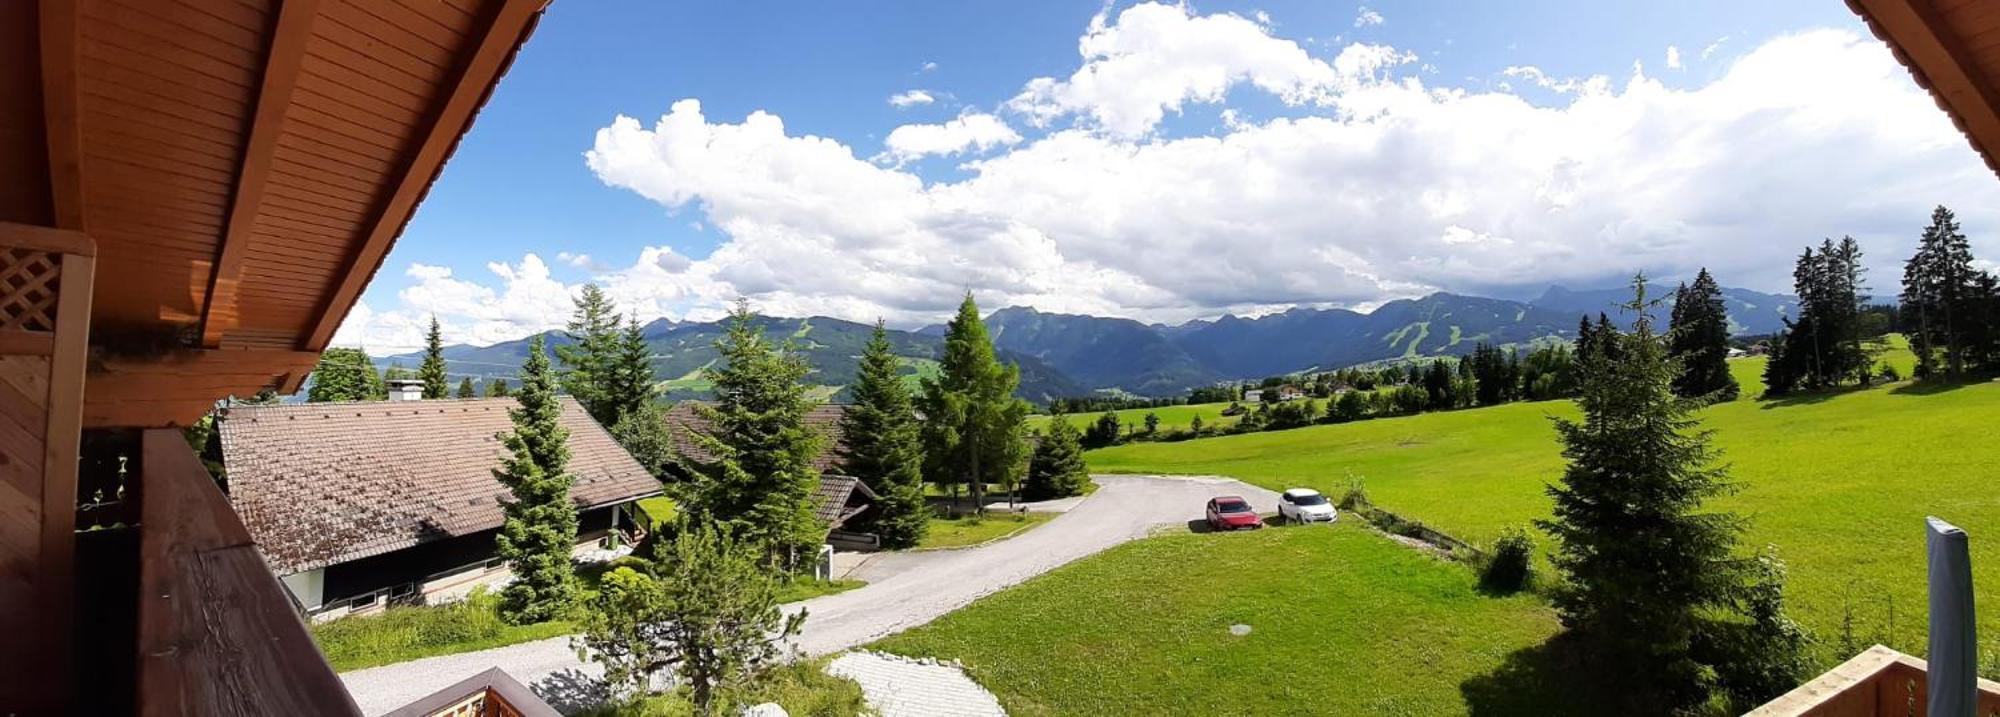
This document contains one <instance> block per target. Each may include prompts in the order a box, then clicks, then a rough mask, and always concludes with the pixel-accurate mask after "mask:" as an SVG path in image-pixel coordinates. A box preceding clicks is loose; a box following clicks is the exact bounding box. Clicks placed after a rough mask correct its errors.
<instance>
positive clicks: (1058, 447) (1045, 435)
mask: <svg viewBox="0 0 2000 717" xmlns="http://www.w3.org/2000/svg"><path fill="white" fill-rule="evenodd" d="M1078 438H1079V436H1078V434H1077V430H1076V427H1075V426H1072V425H1070V423H1069V419H1068V418H1065V417H1063V416H1060V415H1058V416H1056V417H1054V418H1052V419H1050V420H1049V425H1048V429H1047V430H1045V431H1043V432H1042V437H1041V440H1040V441H1038V442H1036V443H1035V451H1034V454H1033V455H1032V456H1030V457H1029V458H1028V477H1027V480H1025V481H1023V483H1022V488H1021V494H1022V496H1021V497H1023V498H1025V499H1027V500H1049V499H1052V498H1068V497H1070V496H1073V495H1083V490H1084V488H1085V487H1086V486H1088V485H1089V484H1090V468H1089V467H1088V466H1086V465H1084V462H1083V446H1082V444H1080V443H1079V442H1078Z"/></svg>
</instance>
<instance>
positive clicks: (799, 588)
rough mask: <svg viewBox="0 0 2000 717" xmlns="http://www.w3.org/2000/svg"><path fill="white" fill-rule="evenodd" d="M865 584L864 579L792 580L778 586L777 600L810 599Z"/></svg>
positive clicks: (795, 600)
mask: <svg viewBox="0 0 2000 717" xmlns="http://www.w3.org/2000/svg"><path fill="white" fill-rule="evenodd" d="M867 584H868V582H867V581H865V580H808V579H798V580H793V581H791V582H789V583H785V584H784V585H783V586H781V587H779V588H778V602H781V603H783V602H798V601H800V600H811V599H813V598H816V597H822V596H826V595H832V594H834V593H844V592H847V591H849V590H853V589H855V588H858V587H861V586H863V585H867Z"/></svg>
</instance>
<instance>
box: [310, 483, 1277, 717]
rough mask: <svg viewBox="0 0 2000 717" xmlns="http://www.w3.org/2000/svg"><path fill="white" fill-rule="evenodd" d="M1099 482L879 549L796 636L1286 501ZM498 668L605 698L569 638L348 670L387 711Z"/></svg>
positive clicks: (836, 635) (361, 692)
mask: <svg viewBox="0 0 2000 717" xmlns="http://www.w3.org/2000/svg"><path fill="white" fill-rule="evenodd" d="M1094 480H1096V481H1097V483H1098V484H1099V486H1100V488H1099V489H1098V491H1097V492H1096V493H1094V494H1092V495H1091V496H1090V497H1089V498H1087V499H1085V500H1082V501H1080V502H1078V503H1076V504H1075V505H1074V506H1073V507H1070V509H1069V510H1068V511H1067V512H1066V513H1064V514H1063V515H1061V516H1057V517H1056V518H1055V519H1053V520H1050V521H1049V522H1048V523H1047V524H1045V525H1042V526H1041V527H1038V528H1035V529H1033V530H1030V531H1028V532H1026V533H1023V534H1021V535H1019V536H1016V537H1014V538H1011V539H1008V540H1003V541H1000V542H998V543H994V544H991V545H987V546H984V547H980V548H972V549H967V550H941V551H931V552H921V553H883V554H880V555H876V556H874V557H873V558H872V559H869V560H867V561H866V562H864V563H862V564H861V565H860V566H859V567H857V568H855V569H854V570H853V573H852V575H853V576H854V577H859V578H861V579H864V580H867V581H868V585H866V586H864V587H861V588H858V589H855V590H849V591H847V592H844V593H839V594H836V595H828V596H826V597H821V598H815V599H813V600H808V601H806V602H804V603H801V604H802V605H803V606H804V607H805V609H806V610H807V611H808V612H809V613H810V615H811V617H809V618H807V620H806V625H805V632H804V634H802V635H800V636H799V637H798V638H797V645H798V647H799V648H800V649H801V650H803V651H804V652H805V653H806V654H807V655H811V656H819V655H827V654H832V653H835V652H839V651H841V650H845V649H848V648H851V647H856V646H859V645H864V644H867V643H869V642H871V641H874V640H876V639H879V638H882V637H886V636H888V635H891V634H894V633H897V632H901V631H903V630H907V629H910V628H912V627H916V626H918V625H922V624H924V623H927V622H930V621H931V620H935V619H937V618H938V617H939V616H941V615H944V614H945V613H948V612H951V611H953V610H956V609H958V608H960V607H964V606H965V605H966V604H968V603H970V602H972V601H973V600H977V599H979V598H980V597H983V596H986V595H988V594H991V593H994V592H997V591H999V590H1003V589H1005V588H1008V587H1011V586H1013V585H1015V584H1017V583H1020V582H1021V581H1023V580H1026V579H1028V578H1031V577H1034V576H1036V575H1040V574H1042V573H1044V572H1047V571H1049V570H1051V569H1054V568H1056V567H1057V566H1060V565H1062V564H1064V563H1068V562H1070V561H1072V560H1076V559H1077V558H1081V557H1084V556H1087V555H1091V554H1093V553H1096V552H1098V551H1101V550H1104V549H1105V548H1109V547H1112V546H1114V545H1117V544H1119V543H1123V542H1125V541H1128V540H1132V539H1134V538H1140V537H1144V536H1145V535H1147V534H1148V533H1151V532H1152V531H1154V530H1155V529H1156V528H1157V527H1158V526H1160V525H1188V524H1190V523H1193V522H1198V521H1200V520H1201V518H1202V505H1203V503H1205V502H1206V501H1207V500H1208V499H1209V498H1210V497H1213V496H1217V495H1232V494H1233V495H1240V496H1243V497H1244V498H1247V499H1249V500H1250V502H1251V504H1252V505H1255V506H1256V507H1257V509H1258V510H1259V511H1260V512H1270V511H1274V510H1276V509H1277V500H1278V498H1277V494H1276V493H1273V492H1271V491H1268V490H1265V489H1262V488H1256V487H1253V486H1250V485H1247V484H1244V483H1242V482H1239V481H1236V480H1232V479H1225V478H1165V477H1152V476H1095V477H1094ZM495 666H497V667H500V668H501V669H503V670H506V671H507V673H508V674H509V675H512V676H513V677H514V678H515V679H517V680H520V681H521V682H522V683H523V684H526V685H528V686H530V687H532V688H534V690H535V691H536V692H537V693H540V694H541V695H542V696H543V699H547V700H549V702H550V703H551V704H552V705H554V706H555V707H557V708H558V709H565V708H571V709H573V708H575V707H577V706H580V705H587V704H590V703H592V702H594V701H595V700H596V699H597V698H598V696H597V695H596V694H594V693H593V692H592V691H591V690H590V689H589V685H590V682H591V680H593V679H595V678H596V677H597V676H598V675H599V674H601V673H600V671H599V670H598V669H597V668H596V666H595V665H591V664H587V663H583V662H580V661H578V660H577V657H576V653H575V652H574V651H572V650H571V649H570V647H569V638H567V637H558V638H550V639H547V640H540V641H536V642H527V643H522V644H519V645H510V646H507V647H501V648H495V649H491V650H481V651H478V652H468V653H462V654H457V655H443V656H439V657H431V658H425V659H421V660H412V661H410V662H403V663H398V664H394V665H384V666H382V667H371V668H369V669H366V670H356V671H354V672H348V673H345V674H342V675H341V676H340V678H341V681H342V682H344V683H346V684H347V689H348V691H349V692H350V693H352V694H353V695H354V699H355V701H356V702H358V703H359V704H360V706H361V710H362V712H363V713H364V714H369V715H379V714H382V713H385V712H388V711H390V710H393V709H395V708H397V707H401V706H403V705H405V704H408V703H410V702H411V701H413V700H415V699H417V698H419V697H423V696H424V695H427V694H430V693H431V692H432V691H435V690H436V689H438V688H439V687H442V686H445V685H449V684H451V683H453V682H456V681H458V680H461V679H464V678H466V677H469V676H472V675H474V674H477V673H479V672H480V671H483V670H485V669H487V668H489V667H495ZM565 711H569V709H565Z"/></svg>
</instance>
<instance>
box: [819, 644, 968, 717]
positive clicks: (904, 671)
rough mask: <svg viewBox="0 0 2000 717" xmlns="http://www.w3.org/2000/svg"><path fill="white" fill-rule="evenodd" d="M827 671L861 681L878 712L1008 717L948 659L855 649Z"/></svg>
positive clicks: (898, 716)
mask: <svg viewBox="0 0 2000 717" xmlns="http://www.w3.org/2000/svg"><path fill="white" fill-rule="evenodd" d="M826 671H827V673H829V674H832V675H834V676H836V677H845V678H847V679H850V680H854V681H855V682H856V683H858V684H860V685H861V695H862V697H863V698H864V699H866V700H868V706H869V707H872V708H874V709H875V712H876V713H878V714H880V715H882V717H1007V711H1006V710H1004V709H1001V708H1000V700H998V699H995V698H994V697H993V693H991V692H987V691H986V688H984V687H980V686H979V683H977V682H973V681H972V678H970V677H967V676H966V675H965V670H962V669H960V668H959V667H958V666H956V665H953V664H951V663H940V662H937V661H935V660H912V659H909V658H905V657H897V656H895V655H882V654H877V653H873V652H863V651H855V652H849V653H847V654H844V655H841V656H839V657H836V658H834V659H833V661H832V662H830V663H828V664H827V666H826Z"/></svg>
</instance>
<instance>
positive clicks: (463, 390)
mask: <svg viewBox="0 0 2000 717" xmlns="http://www.w3.org/2000/svg"><path fill="white" fill-rule="evenodd" d="M478 395H479V392H478V391H477V390H475V389H473V388H472V377H471V376H467V377H465V378H461V379H459V380H458V397H459V398H474V397H476V396H478Z"/></svg>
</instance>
